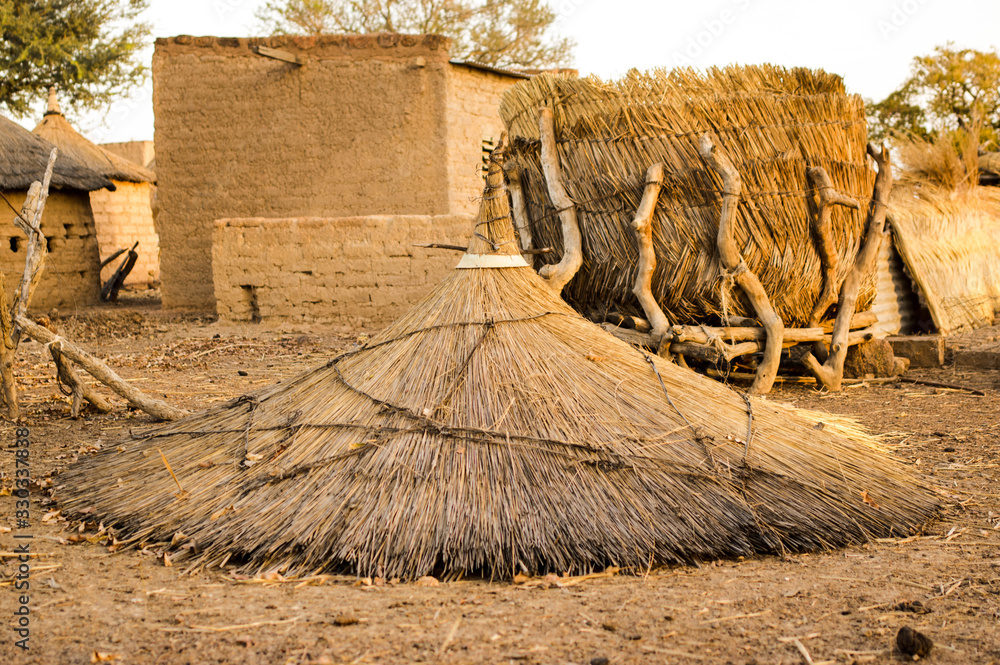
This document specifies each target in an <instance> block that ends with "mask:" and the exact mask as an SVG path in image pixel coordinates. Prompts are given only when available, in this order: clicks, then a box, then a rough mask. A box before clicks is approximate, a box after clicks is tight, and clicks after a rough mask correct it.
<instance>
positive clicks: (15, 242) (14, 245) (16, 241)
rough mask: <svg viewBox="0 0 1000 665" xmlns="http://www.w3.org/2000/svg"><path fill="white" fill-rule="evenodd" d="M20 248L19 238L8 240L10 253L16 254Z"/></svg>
mask: <svg viewBox="0 0 1000 665" xmlns="http://www.w3.org/2000/svg"><path fill="white" fill-rule="evenodd" d="M20 248H21V239H20V238H11V239H10V251H12V252H14V253H17V250H19V249H20Z"/></svg>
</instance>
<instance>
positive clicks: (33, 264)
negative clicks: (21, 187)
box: [10, 148, 59, 352]
mask: <svg viewBox="0 0 1000 665" xmlns="http://www.w3.org/2000/svg"><path fill="white" fill-rule="evenodd" d="M58 154H59V151H58V150H57V149H56V148H52V152H51V153H49V163H48V165H47V166H46V167H45V176H44V178H42V182H41V183H38V182H34V183H32V184H31V187H30V188H29V189H28V196H27V198H25V201H24V205H23V206H22V208H21V215H20V216H19V217H17V218H15V219H14V224H15V225H17V227H18V228H20V229H21V230H22V231H24V233H25V235H27V236H28V247H27V250H26V252H25V258H24V275H23V276H22V277H21V284H20V286H19V287H18V290H17V292H16V293H15V294H14V305H13V308H14V310H13V312H12V319H13V321H14V329H13V331H11V336H10V338H11V342H12V343H13V345H14V349H13V350H14V351H15V352H16V351H17V345H18V342H20V341H21V329H20V327H19V326H18V324H17V320H18V319H19V318H21V317H23V316H25V315H26V314H27V313H28V303H29V302H31V296H32V294H34V292H35V287H36V286H38V281H39V279H40V278H41V276H42V269H43V268H44V260H45V253H46V251H47V250H46V247H45V234H43V233H42V212H43V211H44V210H45V202H46V200H48V198H49V184H50V183H51V182H52V168H53V167H54V166H55V163H56V156H57V155H58Z"/></svg>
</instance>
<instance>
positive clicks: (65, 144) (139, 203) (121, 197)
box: [34, 90, 160, 284]
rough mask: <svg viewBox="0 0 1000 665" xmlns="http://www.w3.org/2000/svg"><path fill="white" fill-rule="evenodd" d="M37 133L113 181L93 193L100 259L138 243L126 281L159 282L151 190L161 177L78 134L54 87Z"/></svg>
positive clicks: (112, 266)
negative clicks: (60, 103)
mask: <svg viewBox="0 0 1000 665" xmlns="http://www.w3.org/2000/svg"><path fill="white" fill-rule="evenodd" d="M34 132H35V134H38V135H39V136H41V137H42V138H43V139H45V140H46V141H48V142H49V143H51V144H53V145H55V146H56V147H57V148H59V150H60V151H61V152H62V153H63V154H65V155H66V156H68V157H71V158H72V159H74V160H76V161H77V162H79V163H81V164H83V165H85V166H87V167H88V168H90V169H91V170H93V171H95V172H97V173H99V174H100V175H102V176H104V177H105V178H107V179H109V180H111V181H112V182H114V184H115V188H114V190H113V191H112V190H98V191H94V192H92V193H91V195H90V206H91V209H92V210H93V212H94V224H95V226H96V227H97V242H98V247H99V248H100V253H101V258H102V259H104V258H106V257H108V256H110V255H111V254H114V253H115V252H116V251H117V250H119V249H129V248H131V247H132V245H133V244H134V243H135V242H137V241H138V243H139V246H138V247H137V248H136V252H137V253H138V254H139V258H138V260H137V261H136V263H135V266H134V267H133V269H132V272H131V273H129V276H128V278H127V279H126V280H125V283H126V284H146V283H149V282H154V281H158V280H159V278H160V239H159V236H158V235H157V233H156V229H155V228H154V226H153V211H152V207H151V202H152V191H151V190H152V187H153V185H154V183H155V181H156V176H154V175H153V173H152V172H151V171H149V170H148V169H146V168H144V167H143V166H140V165H138V164H135V163H134V162H131V161H129V160H127V159H125V158H123V157H119V156H118V155H116V154H114V153H112V152H109V151H107V150H105V149H104V148H102V147H100V146H98V145H96V144H94V143H91V142H90V141H89V140H87V139H86V138H85V137H84V136H83V135H81V134H80V133H79V132H77V131H76V130H75V129H74V128H73V127H72V125H70V124H69V122H67V120H66V118H65V116H63V114H62V112H61V111H60V110H59V103H58V101H57V100H56V92H55V90H51V91H50V92H49V104H48V109H47V110H46V111H45V115H44V116H43V117H42V120H41V122H39V123H38V125H37V126H36V127H35V129H34ZM118 263H119V262H118V261H114V262H112V263H110V264H109V265H108V266H106V267H105V268H104V271H103V272H102V274H101V278H102V280H107V279H108V278H109V277H111V275H112V274H113V273H114V271H115V269H116V268H117V266H118Z"/></svg>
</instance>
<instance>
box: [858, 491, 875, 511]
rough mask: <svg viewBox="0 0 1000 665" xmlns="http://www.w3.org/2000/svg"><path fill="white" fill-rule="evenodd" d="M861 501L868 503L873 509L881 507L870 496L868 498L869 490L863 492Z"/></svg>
mask: <svg viewBox="0 0 1000 665" xmlns="http://www.w3.org/2000/svg"><path fill="white" fill-rule="evenodd" d="M861 500H862V501H864V502H865V503H867V504H868V505H869V506H871V507H872V508H878V507H879V505H878V504H877V503H875V501H874V500H873V499H872V498H871V497H870V496H868V490H862V491H861Z"/></svg>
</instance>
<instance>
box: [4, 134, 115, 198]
mask: <svg viewBox="0 0 1000 665" xmlns="http://www.w3.org/2000/svg"><path fill="white" fill-rule="evenodd" d="M52 148H53V145H52V144H51V143H49V142H48V141H45V140H43V139H42V138H40V137H38V136H36V135H35V134H32V133H31V132H29V131H28V130H27V129H25V128H24V127H21V126H20V125H18V124H17V123H16V122H14V121H12V120H8V119H7V118H4V117H3V116H0V190H3V191H8V192H9V191H18V190H26V189H28V187H30V186H31V183H33V182H35V181H41V180H42V177H43V176H44V175H45V167H46V165H47V164H48V160H49V153H50V152H52ZM52 186H53V187H55V188H57V189H77V190H82V191H85V192H92V191H94V190H95V189H103V188H106V189H109V190H114V188H115V186H114V183H112V182H111V181H110V180H109V179H108V178H106V177H104V176H103V175H101V174H100V173H98V172H96V171H94V170H92V169H90V168H88V167H87V166H86V165H84V164H82V163H80V162H79V161H77V160H76V159H74V158H73V156H72V155H67V154H65V153H63V152H62V150H60V153H59V156H58V157H57V159H56V163H55V167H54V168H53V171H52Z"/></svg>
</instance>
